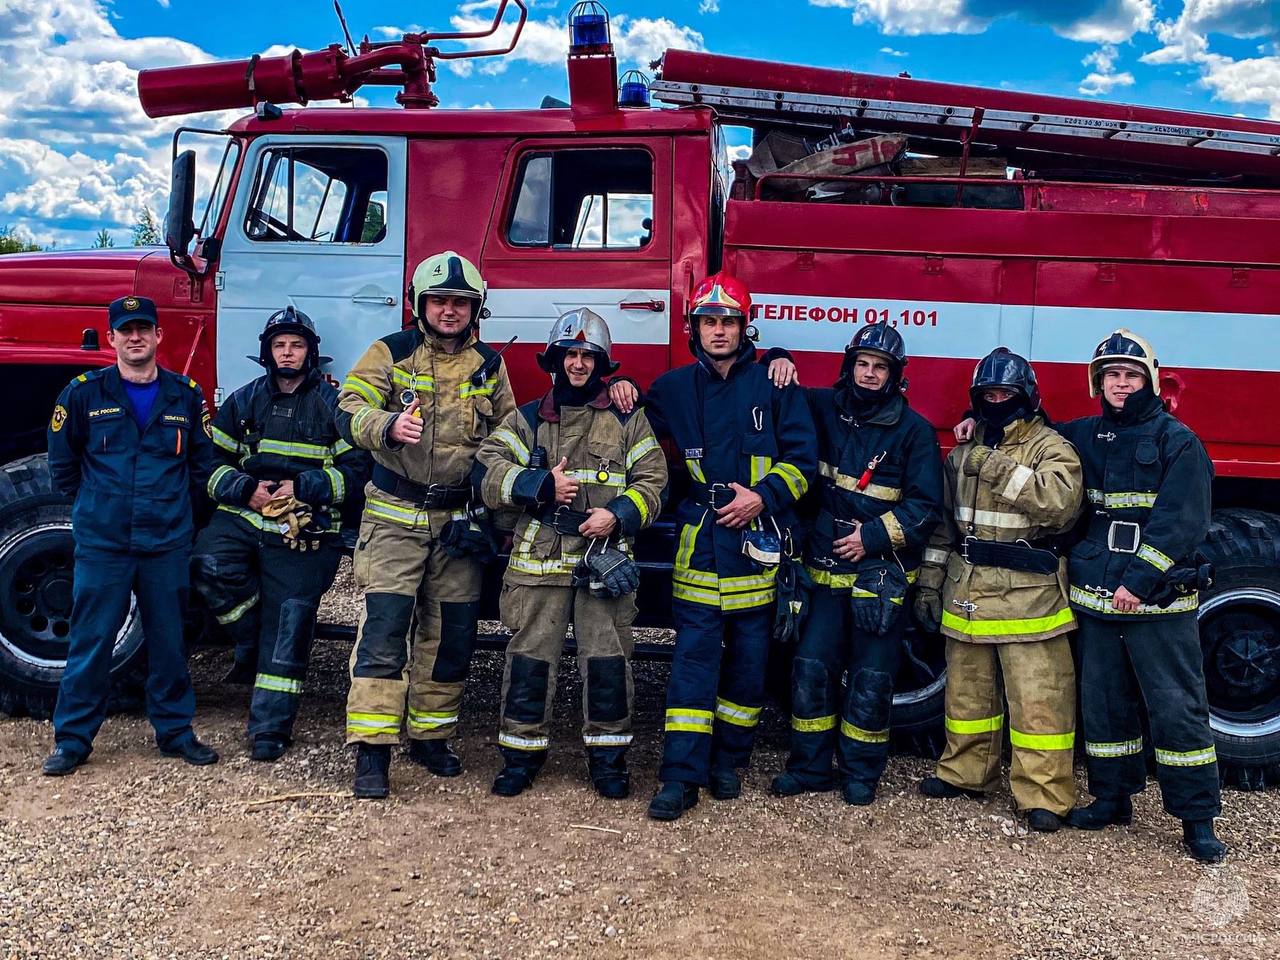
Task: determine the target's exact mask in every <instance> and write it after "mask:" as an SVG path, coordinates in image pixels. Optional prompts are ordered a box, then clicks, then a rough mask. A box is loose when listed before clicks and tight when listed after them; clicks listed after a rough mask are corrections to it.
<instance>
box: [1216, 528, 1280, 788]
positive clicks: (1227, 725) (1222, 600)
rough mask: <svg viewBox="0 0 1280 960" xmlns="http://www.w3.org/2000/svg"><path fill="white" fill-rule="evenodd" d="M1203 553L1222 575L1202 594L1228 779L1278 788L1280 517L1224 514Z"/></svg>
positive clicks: (1221, 751)
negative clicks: (1207, 555)
mask: <svg viewBox="0 0 1280 960" xmlns="http://www.w3.org/2000/svg"><path fill="white" fill-rule="evenodd" d="M1205 552H1206V553H1207V554H1209V556H1210V558H1211V559H1212V560H1213V562H1214V565H1215V566H1216V568H1217V570H1216V573H1215V576H1214V583H1213V586H1212V587H1210V588H1209V589H1208V590H1205V591H1204V592H1203V593H1202V594H1201V597H1200V613H1199V618H1200V646H1201V648H1202V650H1203V652H1204V673H1205V685H1206V688H1207V690H1208V694H1209V720H1210V723H1211V725H1212V726H1213V731H1214V734H1215V735H1216V737H1217V749H1218V765H1219V769H1220V770H1221V771H1222V779H1223V782H1224V783H1225V784H1227V785H1229V786H1234V787H1238V788H1240V789H1242V790H1260V789H1262V788H1264V787H1269V786H1274V785H1276V784H1278V783H1280V517H1278V516H1276V515H1275V514H1270V513H1264V512H1263V511H1261V510H1219V511H1217V512H1215V513H1214V515H1213V525H1212V526H1211V527H1210V528H1209V537H1208V540H1207V542H1206V544H1205Z"/></svg>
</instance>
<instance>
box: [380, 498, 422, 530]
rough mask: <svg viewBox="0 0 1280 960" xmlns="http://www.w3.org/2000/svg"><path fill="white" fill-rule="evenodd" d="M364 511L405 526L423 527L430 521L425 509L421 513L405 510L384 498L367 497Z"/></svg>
mask: <svg viewBox="0 0 1280 960" xmlns="http://www.w3.org/2000/svg"><path fill="white" fill-rule="evenodd" d="M364 512H365V513H366V514H367V515H368V516H370V517H378V518H380V519H382V520H390V521H392V522H393V523H398V524H400V525H401V526H405V527H414V528H417V527H425V526H428V525H429V524H430V522H431V521H430V517H429V516H428V514H427V512H426V511H425V510H424V511H422V512H421V513H419V512H418V511H416V510H406V509H405V508H404V507H401V506H399V505H397V504H394V503H388V502H387V501H386V500H379V499H377V498H375V497H369V498H368V499H367V500H365V503H364Z"/></svg>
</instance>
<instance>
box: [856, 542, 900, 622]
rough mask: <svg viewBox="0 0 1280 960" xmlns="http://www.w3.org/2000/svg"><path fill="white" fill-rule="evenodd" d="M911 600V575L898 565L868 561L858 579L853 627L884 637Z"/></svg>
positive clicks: (864, 562)
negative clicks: (905, 602) (905, 604)
mask: <svg viewBox="0 0 1280 960" xmlns="http://www.w3.org/2000/svg"><path fill="white" fill-rule="evenodd" d="M906 596H907V575H906V574H905V573H903V572H902V568H901V567H900V566H898V565H897V564H896V563H889V562H888V561H886V560H864V561H862V562H861V563H860V564H859V565H858V572H857V573H856V574H855V575H854V581H853V590H852V591H851V593H850V596H849V607H850V609H851V611H852V613H853V625H854V626H855V627H857V628H858V629H859V630H861V631H862V632H863V633H868V634H871V635H872V636H876V637H883V636H884V635H885V634H886V633H888V632H889V630H890V629H891V628H892V627H893V625H894V624H895V623H896V622H897V620H898V617H899V616H900V615H901V613H902V604H903V602H904V601H905V599H906Z"/></svg>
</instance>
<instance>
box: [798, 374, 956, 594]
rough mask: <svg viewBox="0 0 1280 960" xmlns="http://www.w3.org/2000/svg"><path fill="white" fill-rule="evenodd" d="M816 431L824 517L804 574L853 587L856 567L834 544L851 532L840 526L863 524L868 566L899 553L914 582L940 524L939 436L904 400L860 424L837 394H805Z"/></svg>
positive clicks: (828, 390) (895, 401)
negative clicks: (867, 479)
mask: <svg viewBox="0 0 1280 960" xmlns="http://www.w3.org/2000/svg"><path fill="white" fill-rule="evenodd" d="M806 395H807V396H808V398H809V407H810V409H811V410H812V411H813V419H814V423H815V424H816V426H817V430H818V516H817V519H816V520H815V522H814V525H813V530H812V531H811V532H810V535H809V544H808V548H807V550H806V551H805V554H806V566H807V567H808V568H809V573H810V575H811V576H812V577H813V579H814V582H815V583H821V584H824V585H825V586H829V587H832V588H836V589H841V590H844V589H848V588H849V587H851V586H852V585H853V575H854V571H855V570H856V569H857V564H854V563H851V562H849V561H845V560H841V559H839V558H838V557H836V555H835V553H834V552H833V551H832V549H831V541H832V540H835V539H839V537H843V536H846V535H848V534H849V533H851V532H852V529H851V528H847V527H846V528H842V529H839V530H837V529H836V527H835V523H834V521H836V520H842V521H854V520H856V521H859V522H861V524H862V545H863V546H864V547H865V548H866V551H867V556H868V557H869V558H879V557H889V556H890V555H891V554H893V553H896V554H897V557H898V560H899V562H900V563H901V564H902V566H903V568H904V569H905V570H906V571H907V572H908V573H909V574H910V573H912V572H914V571H915V570H916V569H917V568H918V567H919V566H920V555H921V551H922V550H924V547H925V544H926V543H927V542H928V540H929V535H930V534H931V533H933V528H934V527H936V526H937V525H938V521H939V520H941V518H942V511H943V506H942V453H941V451H940V450H939V448H938V438H937V435H936V434H935V433H934V429H933V427H932V426H930V425H929V421H927V420H926V419H925V418H924V417H922V416H920V414H918V413H916V412H915V411H914V410H912V409H911V408H910V407H909V406H908V405H907V401H906V398H905V397H903V396H901V395H899V396H896V397H893V398H892V399H890V400H888V401H887V402H886V403H884V404H883V405H882V406H881V407H880V408H879V409H878V410H877V411H876V412H875V413H874V414H872V416H870V417H869V418H868V419H867V420H865V421H862V422H859V421H855V420H854V419H853V417H852V416H850V414H848V413H847V412H846V411H845V410H844V409H843V408H841V406H840V404H839V401H838V399H837V393H836V391H835V390H834V389H832V388H825V389H809V390H807V391H806ZM881 455H883V458H882V459H881V460H880V462H879V464H877V466H876V468H875V470H874V471H873V472H872V475H871V479H870V482H869V483H868V484H867V485H866V486H865V487H864V488H863V489H862V490H859V489H858V481H859V480H860V479H861V477H862V474H863V472H864V471H865V470H866V469H867V464H868V463H869V462H870V461H871V459H872V458H874V457H880V456H881Z"/></svg>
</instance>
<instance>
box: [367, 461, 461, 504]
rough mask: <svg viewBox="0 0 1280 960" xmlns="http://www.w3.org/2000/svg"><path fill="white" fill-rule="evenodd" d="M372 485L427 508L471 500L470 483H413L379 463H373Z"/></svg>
mask: <svg viewBox="0 0 1280 960" xmlns="http://www.w3.org/2000/svg"><path fill="white" fill-rule="evenodd" d="M372 480H373V485H374V486H375V487H377V488H378V489H379V490H381V491H382V492H383V493H389V494H391V495H392V496H393V497H399V498H400V499H401V500H408V501H410V502H412V503H414V504H416V505H417V506H419V507H426V508H427V509H428V510H446V509H449V508H452V507H465V506H466V505H467V504H468V503H470V502H471V484H469V483H460V484H457V485H456V486H449V485H448V484H444V483H415V482H414V481H412V480H410V479H409V478H408V477H402V476H400V474H398V473H396V472H395V471H394V470H388V469H387V468H386V467H384V466H383V465H382V464H380V463H375V464H374V465H373V477H372Z"/></svg>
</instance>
